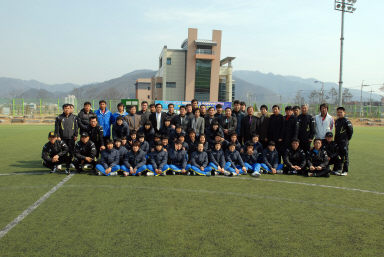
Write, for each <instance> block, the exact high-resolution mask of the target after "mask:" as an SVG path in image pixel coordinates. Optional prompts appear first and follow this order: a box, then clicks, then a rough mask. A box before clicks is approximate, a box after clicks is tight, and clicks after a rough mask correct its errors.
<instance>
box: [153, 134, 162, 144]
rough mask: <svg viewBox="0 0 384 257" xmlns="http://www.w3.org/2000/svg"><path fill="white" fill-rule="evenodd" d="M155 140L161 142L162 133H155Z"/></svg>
mask: <svg viewBox="0 0 384 257" xmlns="http://www.w3.org/2000/svg"><path fill="white" fill-rule="evenodd" d="M153 140H154V141H155V142H161V134H159V133H155V135H154V136H153Z"/></svg>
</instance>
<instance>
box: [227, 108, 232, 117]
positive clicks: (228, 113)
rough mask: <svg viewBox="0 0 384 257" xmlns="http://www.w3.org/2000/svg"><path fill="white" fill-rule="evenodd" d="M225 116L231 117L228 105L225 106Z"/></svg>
mask: <svg viewBox="0 0 384 257" xmlns="http://www.w3.org/2000/svg"><path fill="white" fill-rule="evenodd" d="M225 116H227V117H231V116H232V110H231V108H229V107H227V108H225Z"/></svg>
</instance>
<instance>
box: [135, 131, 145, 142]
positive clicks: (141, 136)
mask: <svg viewBox="0 0 384 257" xmlns="http://www.w3.org/2000/svg"><path fill="white" fill-rule="evenodd" d="M137 140H139V142H140V143H143V142H144V141H145V135H144V133H137Z"/></svg>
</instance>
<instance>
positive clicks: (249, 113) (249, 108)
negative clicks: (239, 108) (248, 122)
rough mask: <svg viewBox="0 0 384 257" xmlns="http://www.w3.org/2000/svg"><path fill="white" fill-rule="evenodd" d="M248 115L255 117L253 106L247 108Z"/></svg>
mask: <svg viewBox="0 0 384 257" xmlns="http://www.w3.org/2000/svg"><path fill="white" fill-rule="evenodd" d="M247 114H248V115H249V116H251V115H253V107H252V106H248V108H247Z"/></svg>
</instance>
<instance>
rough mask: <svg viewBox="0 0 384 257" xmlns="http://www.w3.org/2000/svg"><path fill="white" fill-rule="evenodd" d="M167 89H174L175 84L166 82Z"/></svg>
mask: <svg viewBox="0 0 384 257" xmlns="http://www.w3.org/2000/svg"><path fill="white" fill-rule="evenodd" d="M166 87H167V88H176V82H167V85H166Z"/></svg>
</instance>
